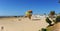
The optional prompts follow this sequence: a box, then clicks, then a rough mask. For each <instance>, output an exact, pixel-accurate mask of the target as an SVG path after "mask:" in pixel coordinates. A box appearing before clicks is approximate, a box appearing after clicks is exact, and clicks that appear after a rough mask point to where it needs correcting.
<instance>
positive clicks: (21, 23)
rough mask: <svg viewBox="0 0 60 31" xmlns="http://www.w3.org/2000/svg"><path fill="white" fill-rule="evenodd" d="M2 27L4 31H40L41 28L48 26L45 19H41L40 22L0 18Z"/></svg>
mask: <svg viewBox="0 0 60 31" xmlns="http://www.w3.org/2000/svg"><path fill="white" fill-rule="evenodd" d="M1 26H3V27H4V29H3V31H38V30H40V29H41V28H46V27H47V26H48V24H47V23H46V21H45V17H41V18H40V19H39V20H37V19H36V20H35V19H33V18H32V19H31V20H30V19H28V18H24V17H22V18H21V17H19V18H15V17H11V18H0V27H1ZM0 30H1V28H0Z"/></svg>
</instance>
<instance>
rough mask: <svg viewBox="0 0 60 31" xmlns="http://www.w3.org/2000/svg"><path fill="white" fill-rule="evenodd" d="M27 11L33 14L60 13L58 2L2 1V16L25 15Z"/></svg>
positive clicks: (0, 14) (50, 0)
mask: <svg viewBox="0 0 60 31" xmlns="http://www.w3.org/2000/svg"><path fill="white" fill-rule="evenodd" d="M27 10H32V11H33V14H44V13H46V14H49V12H50V11H52V10H53V11H55V12H56V13H59V12H60V4H59V3H58V0H0V16H19V15H24V13H25V12H26V11H27Z"/></svg>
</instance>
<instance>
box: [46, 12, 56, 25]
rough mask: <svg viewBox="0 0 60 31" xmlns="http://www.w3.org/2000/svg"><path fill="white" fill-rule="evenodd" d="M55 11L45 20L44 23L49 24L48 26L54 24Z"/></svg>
mask: <svg viewBox="0 0 60 31" xmlns="http://www.w3.org/2000/svg"><path fill="white" fill-rule="evenodd" d="M55 19H56V16H55V11H51V12H50V14H49V16H48V17H47V18H46V22H47V23H48V24H49V26H52V25H53V24H54V23H55Z"/></svg>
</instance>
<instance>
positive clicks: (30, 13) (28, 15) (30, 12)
mask: <svg viewBox="0 0 60 31" xmlns="http://www.w3.org/2000/svg"><path fill="white" fill-rule="evenodd" d="M31 16H32V10H28V11H27V12H26V17H28V18H29V19H31Z"/></svg>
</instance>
